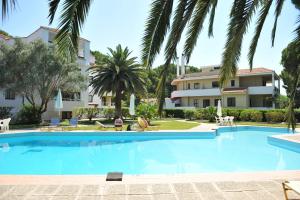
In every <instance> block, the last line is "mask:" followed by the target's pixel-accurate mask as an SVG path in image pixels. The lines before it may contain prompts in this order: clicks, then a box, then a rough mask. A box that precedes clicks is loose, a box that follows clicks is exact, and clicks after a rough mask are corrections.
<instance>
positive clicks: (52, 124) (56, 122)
mask: <svg viewBox="0 0 300 200" xmlns="http://www.w3.org/2000/svg"><path fill="white" fill-rule="evenodd" d="M59 122H60V120H59V119H58V118H51V121H50V127H57V126H59Z"/></svg>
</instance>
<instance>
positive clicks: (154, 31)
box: [142, 0, 173, 67]
mask: <svg viewBox="0 0 300 200" xmlns="http://www.w3.org/2000/svg"><path fill="white" fill-rule="evenodd" d="M172 7H173V0H154V1H153V2H152V4H151V10H150V14H149V17H148V19H147V21H146V28H145V31H144V37H143V40H142V61H143V63H144V65H145V66H147V67H150V66H152V63H153V61H154V58H155V56H156V55H157V54H159V52H160V49H161V46H162V43H163V41H164V38H165V36H166V34H167V31H168V29H169V27H170V18H171V14H172Z"/></svg>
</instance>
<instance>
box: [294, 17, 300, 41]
mask: <svg viewBox="0 0 300 200" xmlns="http://www.w3.org/2000/svg"><path fill="white" fill-rule="evenodd" d="M296 23H297V28H296V29H295V31H294V32H295V33H296V37H295V39H294V41H295V42H297V43H298V44H300V15H299V16H298V19H297V22H296Z"/></svg>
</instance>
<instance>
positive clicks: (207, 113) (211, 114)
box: [204, 106, 217, 122]
mask: <svg viewBox="0 0 300 200" xmlns="http://www.w3.org/2000/svg"><path fill="white" fill-rule="evenodd" d="M216 115H217V109H216V108H215V107H213V106H209V107H207V108H205V109H204V119H207V120H208V121H209V122H214V121H215V117H216Z"/></svg>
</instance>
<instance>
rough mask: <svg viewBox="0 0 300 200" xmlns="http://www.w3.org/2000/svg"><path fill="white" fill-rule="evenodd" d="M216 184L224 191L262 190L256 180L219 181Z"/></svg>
mask: <svg viewBox="0 0 300 200" xmlns="http://www.w3.org/2000/svg"><path fill="white" fill-rule="evenodd" d="M216 186H217V187H218V188H219V189H220V190H222V191H236V192H238V191H246V190H261V189H262V188H261V187H260V186H259V185H257V183H255V182H217V183H216Z"/></svg>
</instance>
